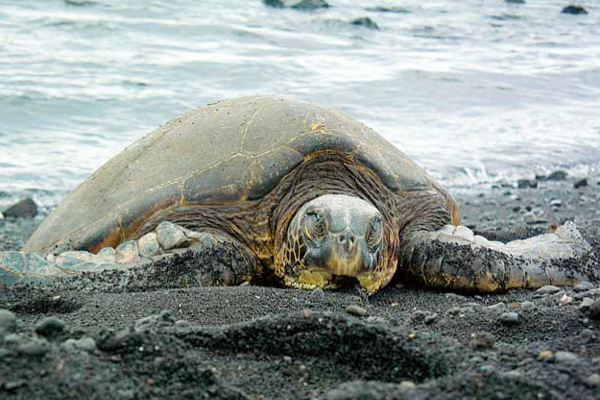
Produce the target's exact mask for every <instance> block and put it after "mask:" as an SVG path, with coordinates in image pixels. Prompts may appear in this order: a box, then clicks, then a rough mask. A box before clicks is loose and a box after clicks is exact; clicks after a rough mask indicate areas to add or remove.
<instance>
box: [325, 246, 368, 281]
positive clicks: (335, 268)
mask: <svg viewBox="0 0 600 400" xmlns="http://www.w3.org/2000/svg"><path fill="white" fill-rule="evenodd" d="M362 263H363V262H362V257H361V254H360V252H359V251H354V255H353V256H352V258H351V259H348V258H346V257H340V255H339V254H338V253H337V250H336V249H335V247H334V248H333V249H332V252H331V256H330V257H329V262H328V266H329V269H330V270H331V272H332V273H333V274H335V275H346V276H356V275H357V274H358V271H359V269H360V267H361V266H362Z"/></svg>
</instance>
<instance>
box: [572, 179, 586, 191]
mask: <svg viewBox="0 0 600 400" xmlns="http://www.w3.org/2000/svg"><path fill="white" fill-rule="evenodd" d="M587 185H588V181H587V179H586V178H584V179H580V180H578V181H577V182H575V183H574V184H573V187H574V188H575V189H579V188H582V187H586V186H587Z"/></svg>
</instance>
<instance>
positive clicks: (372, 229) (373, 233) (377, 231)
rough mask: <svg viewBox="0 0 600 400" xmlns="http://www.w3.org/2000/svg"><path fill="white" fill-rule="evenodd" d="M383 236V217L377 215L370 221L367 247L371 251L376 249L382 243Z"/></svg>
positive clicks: (366, 235)
mask: <svg viewBox="0 0 600 400" xmlns="http://www.w3.org/2000/svg"><path fill="white" fill-rule="evenodd" d="M382 237H383V227H382V224H381V219H380V218H379V217H375V218H373V219H372V220H371V222H370V223H369V226H368V227H367V233H366V234H365V240H366V241H367V247H368V248H369V250H370V251H375V250H377V248H378V247H379V245H380V244H381V239H382Z"/></svg>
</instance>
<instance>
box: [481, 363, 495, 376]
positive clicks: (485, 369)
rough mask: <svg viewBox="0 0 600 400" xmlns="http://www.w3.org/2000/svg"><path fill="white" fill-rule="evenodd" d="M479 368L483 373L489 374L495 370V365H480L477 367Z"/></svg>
mask: <svg viewBox="0 0 600 400" xmlns="http://www.w3.org/2000/svg"><path fill="white" fill-rule="evenodd" d="M479 370H480V371H481V372H482V373H483V374H484V375H486V376H489V375H492V374H493V373H494V372H496V367H494V366H493V365H482V366H481V367H479Z"/></svg>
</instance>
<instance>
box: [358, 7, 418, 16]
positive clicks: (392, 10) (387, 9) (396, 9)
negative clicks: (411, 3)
mask: <svg viewBox="0 0 600 400" xmlns="http://www.w3.org/2000/svg"><path fill="white" fill-rule="evenodd" d="M367 11H376V12H389V13H398V14H408V13H410V10H407V9H405V8H400V7H370V8H367Z"/></svg>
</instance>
